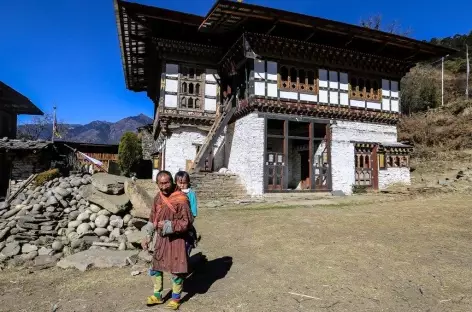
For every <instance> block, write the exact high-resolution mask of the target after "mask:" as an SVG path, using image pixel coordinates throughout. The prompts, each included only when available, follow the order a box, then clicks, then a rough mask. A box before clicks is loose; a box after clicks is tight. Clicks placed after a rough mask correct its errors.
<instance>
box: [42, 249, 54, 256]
mask: <svg viewBox="0 0 472 312" xmlns="http://www.w3.org/2000/svg"><path fill="white" fill-rule="evenodd" d="M53 253H54V250H52V249H51V248H46V247H41V248H39V250H38V255H40V256H48V255H52V254H53Z"/></svg>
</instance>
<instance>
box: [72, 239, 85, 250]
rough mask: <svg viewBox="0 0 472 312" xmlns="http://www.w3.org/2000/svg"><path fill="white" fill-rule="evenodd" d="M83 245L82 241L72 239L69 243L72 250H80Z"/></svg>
mask: <svg viewBox="0 0 472 312" xmlns="http://www.w3.org/2000/svg"><path fill="white" fill-rule="evenodd" d="M84 244H85V242H84V240H83V239H80V238H79V239H74V240H73V241H71V243H70V247H71V248H73V249H77V248H81V247H82V246H83V245H84Z"/></svg>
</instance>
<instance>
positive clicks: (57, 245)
mask: <svg viewBox="0 0 472 312" xmlns="http://www.w3.org/2000/svg"><path fill="white" fill-rule="evenodd" d="M51 247H52V249H54V250H55V251H62V248H64V245H63V244H62V242H59V241H54V242H53V243H52V246H51Z"/></svg>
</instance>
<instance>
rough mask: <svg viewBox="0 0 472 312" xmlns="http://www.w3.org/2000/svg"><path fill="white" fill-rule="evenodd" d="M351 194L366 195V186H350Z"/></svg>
mask: <svg viewBox="0 0 472 312" xmlns="http://www.w3.org/2000/svg"><path fill="white" fill-rule="evenodd" d="M352 193H353V194H363V193H367V186H366V185H353V186H352Z"/></svg>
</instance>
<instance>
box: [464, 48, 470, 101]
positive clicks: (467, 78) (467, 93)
mask: <svg viewBox="0 0 472 312" xmlns="http://www.w3.org/2000/svg"><path fill="white" fill-rule="evenodd" d="M465 57H466V61H467V74H466V78H465V81H466V83H465V99H466V100H469V74H470V64H469V46H468V45H467V44H466V45H465Z"/></svg>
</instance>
